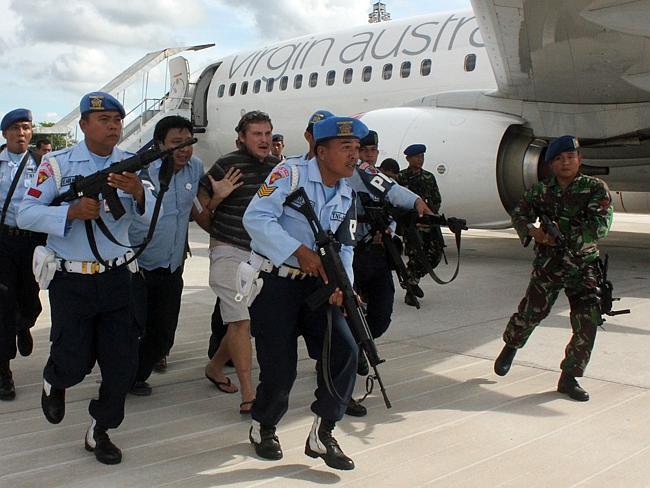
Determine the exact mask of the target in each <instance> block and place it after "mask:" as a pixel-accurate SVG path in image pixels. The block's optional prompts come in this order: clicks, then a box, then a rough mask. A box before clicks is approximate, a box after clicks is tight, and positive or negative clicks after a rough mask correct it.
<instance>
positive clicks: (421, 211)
mask: <svg viewBox="0 0 650 488" xmlns="http://www.w3.org/2000/svg"><path fill="white" fill-rule="evenodd" d="M414 208H415V210H416V211H417V213H418V216H419V217H422V216H423V215H434V213H433V212H432V211H431V209H430V208H429V206H428V205H427V203H426V202H425V201H424V200H422V199H421V198H418V199H417V200H416V201H415V205H414Z"/></svg>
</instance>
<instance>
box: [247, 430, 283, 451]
mask: <svg viewBox="0 0 650 488" xmlns="http://www.w3.org/2000/svg"><path fill="white" fill-rule="evenodd" d="M248 439H249V440H250V441H251V444H253V446H254V447H255V454H257V455H258V456H259V457H261V458H264V459H271V460H273V461H277V460H278V459H282V447H280V440H279V439H278V436H276V435H275V426H273V427H267V426H266V425H261V424H260V423H259V422H256V421H253V425H251V430H250V431H249V432H248Z"/></svg>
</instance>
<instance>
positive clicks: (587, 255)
mask: <svg viewBox="0 0 650 488" xmlns="http://www.w3.org/2000/svg"><path fill="white" fill-rule="evenodd" d="M541 215H547V216H548V217H549V218H550V219H551V220H552V221H554V222H555V223H556V224H557V225H558V227H559V230H560V232H561V233H562V235H563V236H564V237H565V238H566V241H567V248H569V249H570V250H572V251H573V256H571V255H570V254H569V253H566V252H562V251H559V250H558V249H557V248H554V247H551V246H545V245H541V244H538V243H536V244H535V259H534V261H533V272H532V276H531V279H530V283H529V285H528V289H527V291H526V295H525V296H524V298H523V299H522V300H521V303H520V304H519V309H518V311H517V312H516V313H515V314H514V315H513V316H512V317H511V318H510V321H509V322H508V325H507V327H506V330H505V332H504V333H503V340H504V342H505V343H506V344H507V345H509V346H512V347H516V348H521V347H523V346H524V344H526V341H527V340H528V337H530V334H531V333H532V332H533V330H534V329H535V327H537V325H539V323H540V322H541V321H542V319H544V318H545V317H546V316H547V315H548V314H549V312H550V310H551V307H552V306H553V303H555V300H556V299H557V296H558V294H559V292H560V290H561V289H562V288H564V292H565V293H566V295H567V298H568V299H569V304H570V306H571V314H570V320H571V327H572V329H573V335H572V337H571V340H570V341H569V344H567V346H566V350H565V357H564V360H563V361H562V363H561V364H560V368H561V369H562V371H564V372H565V373H567V374H570V375H571V376H576V377H580V376H582V375H583V373H584V370H585V368H586V367H587V363H588V362H589V357H590V356H591V351H592V349H593V347H594V342H595V339H596V330H597V328H598V326H599V325H601V324H602V317H601V314H600V309H599V306H598V298H597V296H596V287H597V284H598V273H599V271H598V269H597V267H596V260H597V259H598V255H599V254H598V248H597V246H596V242H597V240H598V239H600V238H603V237H605V236H606V235H607V233H608V232H609V228H610V226H611V224H612V215H613V209H612V204H611V197H610V195H609V192H608V190H607V186H606V185H605V183H604V182H602V181H601V180H599V179H598V178H593V177H591V176H584V175H582V174H580V173H578V175H577V176H576V178H575V179H574V180H573V181H572V182H571V183H570V184H569V186H568V187H567V188H566V189H564V190H563V189H562V187H561V186H560V185H559V183H558V182H557V180H556V179H555V178H554V177H553V178H551V179H550V180H548V181H546V182H540V183H537V184H536V185H535V186H533V188H531V189H530V190H529V191H527V192H526V193H525V194H524V197H523V198H522V200H521V201H520V202H519V204H518V205H517V206H516V207H515V209H514V212H513V216H512V224H513V226H514V228H515V229H516V230H517V233H518V234H519V238H520V239H521V240H522V242H523V241H525V239H526V238H527V236H528V230H529V228H528V225H529V224H532V223H534V222H535V220H536V219H537V217H539V216H541Z"/></svg>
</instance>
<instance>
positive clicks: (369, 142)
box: [359, 130, 379, 146]
mask: <svg viewBox="0 0 650 488" xmlns="http://www.w3.org/2000/svg"><path fill="white" fill-rule="evenodd" d="M359 144H360V145H362V146H378V145H379V136H378V135H377V133H376V132H375V131H374V130H369V131H368V135H367V136H366V137H364V138H363V139H361V140H360V141H359Z"/></svg>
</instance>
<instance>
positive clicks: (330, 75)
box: [325, 70, 336, 86]
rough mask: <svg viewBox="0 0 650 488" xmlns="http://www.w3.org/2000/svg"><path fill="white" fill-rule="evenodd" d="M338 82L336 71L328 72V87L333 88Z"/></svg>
mask: <svg viewBox="0 0 650 488" xmlns="http://www.w3.org/2000/svg"><path fill="white" fill-rule="evenodd" d="M335 80H336V71H334V70H332V71H328V72H327V80H325V82H326V83H327V86H332V85H333V84H334V81H335Z"/></svg>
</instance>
